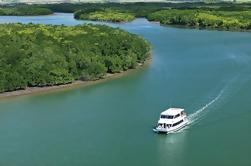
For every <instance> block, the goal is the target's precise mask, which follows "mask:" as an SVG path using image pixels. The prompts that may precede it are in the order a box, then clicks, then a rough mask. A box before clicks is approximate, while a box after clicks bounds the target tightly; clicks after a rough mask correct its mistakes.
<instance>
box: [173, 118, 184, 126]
mask: <svg viewBox="0 0 251 166" xmlns="http://www.w3.org/2000/svg"><path fill="white" fill-rule="evenodd" d="M182 122H183V119H182V120H181V121H179V122H177V123H174V124H173V127H174V126H177V125H179V124H181V123H182Z"/></svg>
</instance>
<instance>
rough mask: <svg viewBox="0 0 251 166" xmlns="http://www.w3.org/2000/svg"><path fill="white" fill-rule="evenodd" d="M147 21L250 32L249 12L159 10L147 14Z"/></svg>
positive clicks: (250, 14)
mask: <svg viewBox="0 0 251 166" xmlns="http://www.w3.org/2000/svg"><path fill="white" fill-rule="evenodd" d="M147 19H148V20H149V21H159V22H160V23H161V24H166V25H184V26H189V27H198V28H213V29H221V30H250V29H251V10H244V11H222V10H203V9H190V10H180V9H179V10H178V9H169V10H161V11H157V12H154V13H152V14H149V15H148V16H147Z"/></svg>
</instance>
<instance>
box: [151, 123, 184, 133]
mask: <svg viewBox="0 0 251 166" xmlns="http://www.w3.org/2000/svg"><path fill="white" fill-rule="evenodd" d="M187 124H188V121H187V120H186V121H184V122H183V123H181V124H180V125H179V126H177V127H171V128H168V129H159V128H157V127H154V128H153V131H154V132H156V133H158V134H170V133H174V132H177V131H179V130H180V129H182V128H184V127H185V126H187Z"/></svg>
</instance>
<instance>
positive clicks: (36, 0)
mask: <svg viewBox="0 0 251 166" xmlns="http://www.w3.org/2000/svg"><path fill="white" fill-rule="evenodd" d="M203 1H206V2H208V1H219V2H220V1H234V0H0V4H9V3H27V4H47V3H48V4H49V3H80V2H94V3H95V2H203ZM236 2H251V0H236Z"/></svg>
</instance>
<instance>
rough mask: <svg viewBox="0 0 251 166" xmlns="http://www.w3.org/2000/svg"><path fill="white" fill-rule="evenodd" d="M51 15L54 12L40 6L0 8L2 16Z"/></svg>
mask: <svg viewBox="0 0 251 166" xmlns="http://www.w3.org/2000/svg"><path fill="white" fill-rule="evenodd" d="M49 14H53V11H52V10H50V9H48V8H44V7H38V6H27V5H22V6H0V16H36V15H49Z"/></svg>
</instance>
